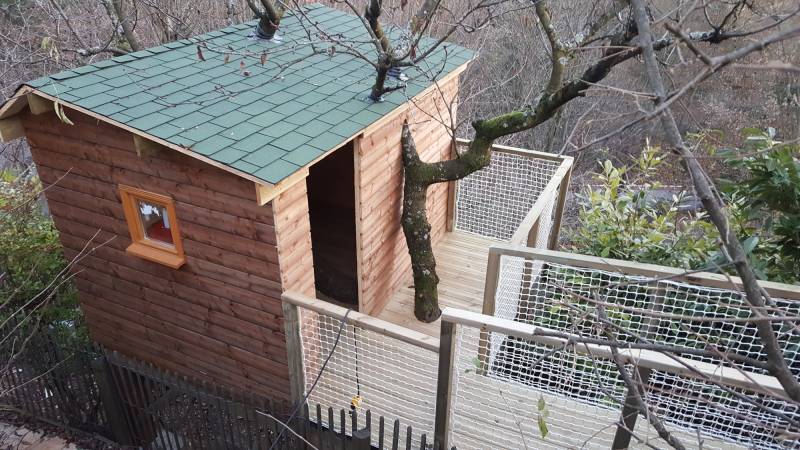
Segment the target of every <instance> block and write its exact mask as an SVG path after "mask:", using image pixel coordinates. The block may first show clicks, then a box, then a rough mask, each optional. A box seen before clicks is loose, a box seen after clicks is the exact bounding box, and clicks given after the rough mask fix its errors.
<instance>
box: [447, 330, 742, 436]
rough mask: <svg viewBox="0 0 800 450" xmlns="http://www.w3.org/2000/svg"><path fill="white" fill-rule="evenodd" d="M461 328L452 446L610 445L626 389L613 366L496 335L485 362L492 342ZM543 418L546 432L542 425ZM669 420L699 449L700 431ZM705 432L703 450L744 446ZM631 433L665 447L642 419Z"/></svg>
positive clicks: (677, 432) (675, 430)
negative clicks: (494, 347)
mask: <svg viewBox="0 0 800 450" xmlns="http://www.w3.org/2000/svg"><path fill="white" fill-rule="evenodd" d="M458 328H459V331H458V332H457V334H456V336H457V339H456V351H455V358H454V361H455V363H454V366H453V379H454V382H453V388H452V391H451V392H452V403H451V410H450V414H451V418H450V419H451V421H450V423H451V425H452V426H451V430H450V443H451V444H452V445H454V446H456V447H457V448H458V449H459V450H464V449H485V448H493V449H499V448H507V449H519V448H529V449H534V448H535V449H543V448H554V449H555V448H558V449H563V448H597V449H608V448H610V447H611V443H612V442H613V440H614V434H615V433H616V430H617V423H618V422H619V417H620V413H621V402H622V401H623V399H624V396H625V391H626V390H625V385H624V382H623V381H622V379H621V377H620V376H619V373H618V371H617V368H616V366H615V365H614V364H613V363H611V362H610V361H607V360H602V359H597V358H593V357H590V356H580V355H577V354H575V353H573V352H572V351H570V350H562V349H553V348H552V347H547V346H544V345H541V344H537V343H534V342H531V341H528V340H526V339H521V338H517V337H512V336H508V335H505V334H501V333H496V332H494V333H491V335H492V337H491V340H492V341H493V340H495V339H498V340H500V341H501V342H502V343H503V344H502V346H501V348H500V350H499V351H498V352H492V355H491V357H490V358H489V360H488V362H486V363H482V360H481V359H480V358H479V357H478V355H479V354H481V351H482V350H483V349H486V348H487V347H488V346H490V345H491V344H490V342H489V339H487V338H486V336H485V335H482V334H481V332H480V330H478V329H476V328H471V327H466V326H459V327H458ZM629 371H630V368H629ZM681 381H683V382H687V381H688V380H685V379H681ZM667 398H670V399H673V400H680V397H677V396H674V397H667ZM650 401H658V400H655V399H650ZM540 402H542V403H543V405H544V408H543V409H541V408H540ZM684 403H685V399H684V400H683V403H681V402H680V401H677V402H675V403H673V404H670V405H668V404H667V403H663V402H662V403H661V404H659V405H663V406H664V407H665V408H670V407H672V408H673V409H678V410H679V409H680V408H681V407H684ZM659 412H661V411H660V410H659ZM540 416H541V420H542V421H543V423H544V425H545V427H546V434H545V433H543V430H542V428H540V425H539V420H540ZM672 418H673V417H671V416H670V417H669V419H672ZM667 422H668V428H669V429H670V431H671V432H672V433H674V434H675V435H676V436H677V437H679V438H680V439H681V440H682V441H683V442H684V443H685V444H687V447H689V448H698V447H699V446H698V445H697V432H696V431H695V428H696V427H693V428H689V427H683V426H680V425H681V424H680V423H679V422H680V421H677V422H678V424H677V425H675V424H673V421H672V420H667ZM748 429H749V430H752V429H754V427H753V426H748ZM700 432H701V436H702V439H703V446H702V448H704V449H730V448H742V449H744V448H746V446H739V445H735V444H732V443H729V442H723V441H722V440H721V439H719V437H717V436H715V435H712V434H710V433H707V432H706V430H705V429H703V428H701V429H700ZM634 435H635V436H636V438H634V439H633V440H632V443H631V448H651V447H649V446H648V445H645V444H644V443H643V441H647V442H648V443H649V444H651V445H654V446H656V447H658V448H667V447H668V446H667V445H666V443H665V442H663V441H661V440H660V439H659V438H658V436H657V433H656V432H655V430H653V429H652V427H651V426H650V424H649V422H648V421H647V420H645V419H643V418H639V420H638V421H637V423H636V427H635V429H634ZM637 438H638V439H639V441H637Z"/></svg>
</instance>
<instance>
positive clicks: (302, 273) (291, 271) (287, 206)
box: [272, 179, 316, 297]
mask: <svg viewBox="0 0 800 450" xmlns="http://www.w3.org/2000/svg"><path fill="white" fill-rule="evenodd" d="M272 205H273V210H274V212H275V232H276V237H277V241H278V260H279V262H280V267H281V269H282V270H281V277H282V279H281V281H282V284H283V290H284V291H294V292H300V293H302V294H303V295H308V296H311V297H316V290H315V288H314V256H313V254H312V253H311V221H310V220H309V215H308V197H307V189H306V180H305V179H303V180H301V181H300V182H298V183H296V184H295V185H294V186H292V187H290V188H289V189H287V190H286V191H284V192H283V193H282V194H281V195H279V196H278V197H276V198H275V199H274V200H273V201H272Z"/></svg>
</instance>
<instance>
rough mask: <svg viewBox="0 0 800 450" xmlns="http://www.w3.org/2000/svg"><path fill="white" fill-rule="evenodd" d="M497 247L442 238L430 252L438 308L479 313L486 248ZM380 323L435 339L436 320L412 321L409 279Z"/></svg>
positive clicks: (459, 235) (475, 239) (460, 237)
mask: <svg viewBox="0 0 800 450" xmlns="http://www.w3.org/2000/svg"><path fill="white" fill-rule="evenodd" d="M497 243H500V241H496V240H493V239H489V238H484V237H481V236H476V235H473V234H467V233H464V232H459V231H454V232H450V233H447V234H445V236H444V237H443V238H442V240H441V242H440V243H439V244H438V245H437V246H436V248H434V250H433V252H434V254H435V255H436V271H437V273H438V274H439V306H440V307H442V308H444V307H445V306H452V307H455V308H461V309H466V310H469V311H476V312H480V311H481V310H482V309H483V286H484V283H485V282H486V261H487V258H488V255H489V246H491V245H493V244H497ZM378 317H379V318H380V319H383V320H386V321H387V322H392V323H395V324H397V325H401V326H404V327H406V328H410V329H412V330H416V331H419V332H421V333H425V334H427V335H430V336H435V337H439V327H440V323H441V321H440V320H437V321H436V322H433V323H423V322H420V321H419V320H417V319H416V318H415V317H414V284H413V280H412V278H411V276H409V277H408V279H407V280H406V281H405V282H404V283H403V285H402V287H401V288H400V290H399V291H398V292H397V293H396V294H395V295H394V297H392V299H391V300H390V301H389V304H388V305H386V307H385V308H384V309H383V311H382V312H381V313H380V314H379V315H378Z"/></svg>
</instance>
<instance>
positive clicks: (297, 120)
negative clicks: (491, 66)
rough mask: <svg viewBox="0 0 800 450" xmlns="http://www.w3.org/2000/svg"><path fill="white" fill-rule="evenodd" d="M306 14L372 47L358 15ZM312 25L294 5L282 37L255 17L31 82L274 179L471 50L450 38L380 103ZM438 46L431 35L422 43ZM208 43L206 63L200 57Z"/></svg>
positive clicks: (367, 77) (311, 8) (314, 10)
mask: <svg viewBox="0 0 800 450" xmlns="http://www.w3.org/2000/svg"><path fill="white" fill-rule="evenodd" d="M303 14H304V15H305V16H306V17H307V18H309V19H311V20H312V21H314V22H316V23H318V25H317V26H318V27H319V28H320V29H324V30H326V32H328V33H331V34H332V33H341V34H342V35H344V36H347V37H349V38H353V39H354V40H355V41H361V42H362V43H360V44H354V45H357V46H358V49H359V51H361V52H362V53H364V54H367V55H369V54H370V53H372V54H374V48H372V44H370V43H368V40H367V32H366V30H365V29H364V28H363V25H362V22H361V20H360V19H359V18H357V17H355V16H352V15H349V14H346V13H343V12H340V11H337V10H334V9H331V8H328V7H325V6H322V5H318V4H314V5H307V6H304V7H303ZM303 25H304V24H301V22H300V18H299V15H298V13H297V12H293V11H289V12H287V15H286V17H284V18H283V20H282V21H281V28H280V31H279V35H280V36H281V37H282V40H280V41H279V42H278V41H265V40H259V39H255V38H254V37H253V36H252V35H253V30H254V27H255V26H256V21H251V22H246V23H243V24H239V25H234V26H230V27H227V28H224V29H221V30H217V31H212V32H210V33H206V34H204V35H201V36H197V37H195V38H192V39H183V40H180V41H176V42H170V43H168V44H164V45H161V46H158V47H154V48H150V49H147V50H143V51H140V52H135V53H131V54H128V55H124V56H118V57H115V58H112V59H109V60H105V61H100V62H98V63H96V64H93V65H90V66H84V67H79V68H77V69H72V70H68V71H64V72H61V73H57V74H54V75H50V76H48V77H43V78H39V79H36V80H33V81H30V82H28V83H26V84H27V85H28V86H30V87H33V88H35V89H38V90H41V91H42V92H44V93H47V94H50V95H52V96H55V97H58V98H59V99H61V100H62V101H64V102H65V103H75V104H76V105H78V106H81V107H83V108H86V109H88V110H90V111H92V112H94V113H96V114H99V115H102V116H106V117H110V118H111V119H113V120H115V121H118V122H121V123H123V124H124V125H127V126H130V127H133V128H136V129H138V130H141V131H143V132H145V133H149V134H152V135H153V136H156V137H158V138H161V139H164V140H166V141H167V142H170V143H172V144H175V145H180V146H184V147H188V148H190V149H191V150H192V151H194V152H196V153H198V154H200V155H204V156H207V157H208V158H210V159H212V160H214V161H216V162H218V163H220V164H223V165H225V166H229V167H232V168H234V169H236V170H238V171H240V172H244V173H246V174H249V175H251V176H253V177H255V178H258V179H260V180H263V181H266V182H268V183H277V182H279V181H281V180H283V179H284V178H286V177H288V176H289V175H291V174H292V173H293V172H295V171H297V170H299V169H300V168H301V167H302V166H304V165H306V164H308V163H310V162H311V161H313V160H314V159H316V158H318V157H319V156H320V155H322V154H324V153H325V152H328V151H330V150H332V149H333V148H336V147H338V146H339V145H340V144H341V143H343V142H344V141H345V140H347V139H348V138H350V137H351V136H352V135H353V134H355V133H356V132H358V131H359V130H361V129H363V128H365V127H367V126H368V125H370V124H372V123H374V122H375V121H376V120H378V119H380V118H381V117H382V116H383V115H385V114H387V113H389V112H390V111H392V110H393V109H395V108H396V107H397V106H398V105H400V104H402V103H403V102H404V101H405V100H406V98H411V97H413V96H415V95H417V94H418V93H419V92H421V91H422V90H424V89H425V88H426V87H428V86H429V85H430V84H431V80H430V79H429V78H428V76H429V74H430V73H436V74H438V77H439V78H441V77H443V76H444V75H446V74H448V73H450V72H452V71H453V70H455V69H456V68H457V67H459V66H461V65H463V64H464V63H466V62H467V61H468V60H469V59H471V58H472V52H471V51H469V50H466V49H463V48H460V47H457V46H455V45H452V44H446V45H445V46H442V47H440V48H439V49H437V50H436V51H435V52H433V53H432V54H431V55H430V57H429V58H428V59H427V60H426V64H425V66H426V69H427V71H428V73H427V74H422V73H421V72H420V71H418V70H417V69H416V68H408V69H406V70H404V72H405V73H406V74H407V75H408V76H409V77H411V80H410V81H408V82H407V83H406V87H405V89H404V90H399V91H396V92H392V93H390V94H387V98H386V100H385V101H384V102H382V103H379V104H375V103H373V102H370V101H369V100H367V96H368V94H369V91H370V88H371V86H372V82H373V78H374V69H373V68H372V67H371V66H370V65H369V64H367V63H365V62H364V61H362V60H359V59H357V58H356V57H354V56H350V55H347V54H343V53H337V54H335V55H334V56H332V57H331V56H329V55H327V54H313V55H312V53H313V50H312V46H311V43H310V42H309V39H308V34H307V30H306V28H305V27H304V26H303ZM306 26H307V25H306ZM433 42H434V41H433V40H425V39H424V40H423V41H422V45H421V47H423V48H424V47H425V46H426V45H431V44H432V43H433ZM199 43H201V44H202V45H203V46H204V49H203V55H204V58H205V61H200V60H199V58H198V56H197V45H198V44H199ZM230 49H233V50H232V51H231V50H230ZM262 52H266V54H267V56H268V57H267V62H266V64H264V65H263V66H262V65H261V64H260V62H259V59H260V55H261V54H262ZM225 53H230V56H229V58H228V59H229V60H230V61H229V62H228V63H227V64H226V63H225V59H226V58H225V56H224V54H225ZM242 67H244V68H242Z"/></svg>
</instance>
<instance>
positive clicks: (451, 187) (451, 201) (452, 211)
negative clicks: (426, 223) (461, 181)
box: [445, 141, 458, 232]
mask: <svg viewBox="0 0 800 450" xmlns="http://www.w3.org/2000/svg"><path fill="white" fill-rule="evenodd" d="M457 147H458V142H457V141H453V148H452V149H451V157H453V158H455V157H456V156H457V155H458V148H457ZM457 195H458V180H453V181H450V182H448V183H447V220H446V224H445V226H446V227H447V231H448V232H451V231H453V230H454V229H455V227H456V197H457Z"/></svg>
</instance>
